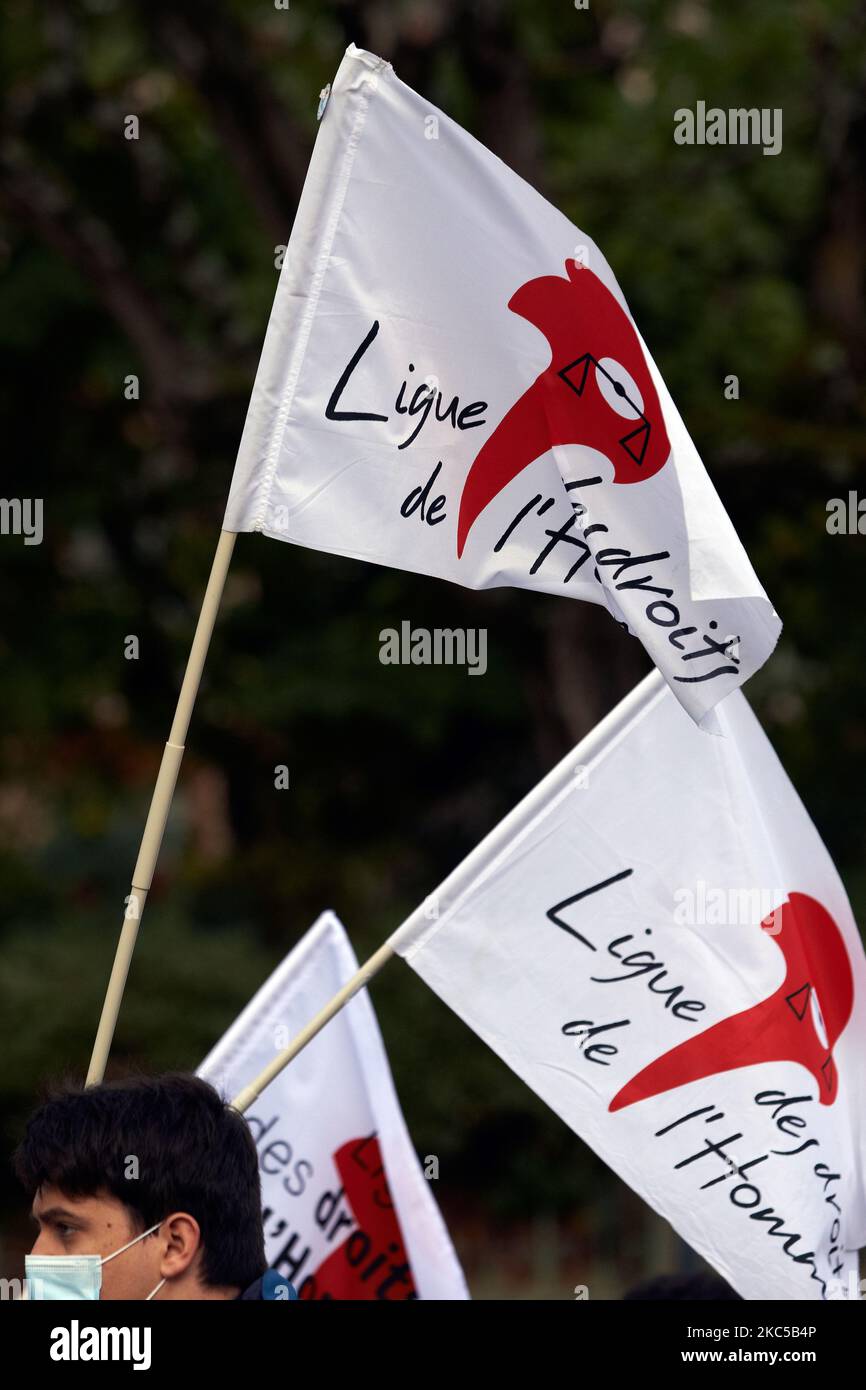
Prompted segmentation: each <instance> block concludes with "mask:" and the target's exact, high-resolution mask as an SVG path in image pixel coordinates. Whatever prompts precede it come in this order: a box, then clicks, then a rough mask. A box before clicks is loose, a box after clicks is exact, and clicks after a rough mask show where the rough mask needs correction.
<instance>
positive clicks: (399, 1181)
mask: <svg viewBox="0 0 866 1390" xmlns="http://www.w3.org/2000/svg"><path fill="white" fill-rule="evenodd" d="M357 969H358V962H357V960H356V958H355V955H354V952H353V950H352V947H351V944H350V942H349V939H348V937H347V935H346V932H345V930H344V928H343V925H342V923H341V922H340V921H339V919H338V918H337V917H336V916H335V914H334V913H333V912H324V913H322V915H321V917H319V919H318V920H317V921H316V923H315V924H314V925H313V927H311V929H310V930H309V931H308V932H307V934H306V936H304V937H303V938H302V940H301V941H299V942H298V944H297V946H295V948H294V949H293V950H292V951H291V952H290V954H289V955H288V956H287V957H286V959H285V960H284V961H283V963H282V965H280V966H278V968H277V969H276V970H275V971H274V973H273V974H272V975H271V976H270V978H269V979H268V980H266V982H265V983H264V984H263V985H262V987H261V989H260V990H259V991H258V993H257V994H256V995H255V996H254V997H253V999H252V1000H251V1001H250V1003H249V1004H248V1005H247V1007H246V1008H245V1009H244V1011H243V1012H242V1013H241V1015H240V1016H239V1018H238V1019H237V1020H236V1021H235V1022H234V1023H233V1024H232V1026H231V1028H230V1029H229V1030H228V1032H227V1033H226V1034H225V1036H224V1037H223V1038H222V1039H221V1040H220V1042H218V1043H217V1045H216V1046H215V1047H214V1048H213V1049H212V1051H211V1052H210V1053H209V1054H208V1056H207V1057H206V1058H205V1060H204V1062H203V1063H202V1065H201V1066H200V1067H199V1070H198V1075H199V1076H201V1077H204V1079H205V1080H206V1081H210V1082H211V1084H212V1085H214V1086H216V1087H217V1088H218V1089H219V1090H220V1091H221V1092H222V1094H224V1095H225V1097H226V1098H227V1099H229V1100H231V1099H232V1097H233V1096H236V1095H237V1094H238V1093H239V1092H240V1091H241V1090H242V1088H243V1087H244V1086H246V1085H247V1083H248V1082H249V1081H251V1080H252V1078H253V1077H255V1076H257V1075H258V1074H259V1072H261V1071H262V1070H263V1069H264V1067H265V1066H266V1065H267V1064H268V1063H269V1062H271V1061H273V1058H274V1054H275V1052H277V1051H279V1050H281V1049H282V1048H285V1047H287V1046H288V1044H289V1043H290V1042H291V1040H292V1039H293V1038H294V1037H295V1036H296V1035H297V1034H298V1033H299V1032H300V1031H301V1029H302V1028H303V1027H305V1026H306V1024H308V1023H309V1021H310V1019H312V1018H314V1017H315V1015H316V1014H317V1013H318V1012H319V1010H320V1009H321V1008H323V1007H324V1005H325V1004H326V1003H328V1001H329V1000H330V999H331V998H332V997H333V996H334V995H335V994H336V993H337V992H338V991H339V990H340V989H341V988H342V987H343V985H344V984H346V982H347V981H348V980H350V979H351V977H352V976H353V975H354V974H355V973H356V971H357ZM246 1119H247V1123H248V1124H249V1127H250V1131H251V1133H252V1135H253V1138H254V1140H255V1143H256V1149H257V1151H258V1155H259V1169H260V1175H261V1183H262V1201H263V1206H264V1215H263V1219H264V1232H265V1253H266V1257H267V1259H268V1263H269V1264H270V1265H271V1266H272V1267H273V1268H275V1269H277V1270H278V1271H279V1273H280V1274H282V1275H284V1276H285V1277H286V1278H288V1279H289V1280H290V1281H291V1282H292V1283H293V1284H294V1285H295V1287H296V1288H297V1291H298V1296H299V1298H301V1299H340V1300H343V1301H345V1300H362V1299H363V1300H379V1301H392V1302H393V1301H398V1300H404V1299H416V1298H426V1299H460V1300H462V1299H466V1298H468V1297H469V1293H468V1290H467V1288H466V1282H465V1280H464V1278H463V1273H462V1270H461V1268H460V1264H459V1261H458V1259H457V1255H456V1253H455V1250H454V1247H453V1245H452V1243H451V1240H450V1238H449V1235H448V1232H447V1230H446V1227H445V1223H444V1222H443V1220H442V1217H441V1215H440V1213H439V1209H438V1207H437V1205H436V1201H435V1198H434V1196H433V1191H432V1179H428V1178H426V1177H425V1175H424V1173H423V1172H422V1169H421V1165H420V1163H419V1161H418V1157H417V1155H416V1153H415V1150H414V1149H413V1147H412V1143H411V1140H410V1138H409V1134H408V1131H407V1129H406V1124H405V1121H404V1119H403V1115H402V1113H401V1110H400V1103H399V1101H398V1099H397V1093H396V1091H395V1089H394V1083H393V1081H392V1079H391V1072H390V1069H389V1067H388V1059H387V1055H386V1053H385V1047H384V1044H383V1042H382V1036H381V1033H380V1032H379V1027H378V1024H377V1022H376V1016H375V1013H374V1012H373V1006H372V1004H371V1002H370V999H369V996H368V994H367V991H366V990H362V991H361V992H360V993H359V994H356V995H355V996H354V997H353V998H352V999H351V1000H350V1001H349V1003H348V1004H347V1005H346V1006H345V1008H343V1009H342V1011H341V1012H340V1013H339V1014H338V1015H337V1016H336V1017H335V1018H333V1019H332V1020H331V1022H330V1023H329V1024H328V1026H327V1028H325V1029H324V1030H323V1031H322V1032H321V1033H319V1034H318V1035H317V1036H316V1037H315V1038H314V1039H313V1040H312V1042H310V1043H309V1044H308V1045H307V1047H306V1048H305V1049H304V1050H303V1051H302V1052H301V1053H299V1055H298V1056H297V1057H296V1058H295V1059H294V1061H292V1062H291V1063H290V1064H289V1065H288V1066H287V1067H285V1068H284V1069H283V1070H282V1071H281V1072H280V1073H279V1075H277V1076H276V1077H275V1078H274V1080H273V1081H271V1083H270V1084H269V1085H268V1086H267V1087H266V1088H265V1089H264V1091H263V1092H262V1094H261V1095H260V1096H259V1097H258V1099H257V1100H256V1101H255V1102H254V1104H253V1105H252V1106H251V1107H250V1109H249V1110H248V1111H247V1112H246Z"/></svg>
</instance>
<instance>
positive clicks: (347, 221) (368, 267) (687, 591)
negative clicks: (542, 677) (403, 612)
mask: <svg viewBox="0 0 866 1390" xmlns="http://www.w3.org/2000/svg"><path fill="white" fill-rule="evenodd" d="M663 234H664V233H663V231H662V232H660V235H663ZM224 525H225V527H226V529H228V530H231V531H262V532H264V534H265V535H268V536H274V537H276V538H278V539H283V540H288V541H293V542H294V543H295V544H297V545H304V546H310V547H312V548H314V549H317V550H327V551H331V552H333V553H334V554H338V555H348V556H353V557H355V558H357V559H363V560H370V561H375V562H377V563H378V564H382V565H391V566H395V567H397V568H400V569H407V570H415V571H418V572H419V573H422V574H431V575H436V576H438V577H440V578H443V579H448V580H452V581H453V582H455V583H457V584H463V585H467V586H468V587H470V588H473V589H481V588H486V587H488V586H490V585H500V584H511V585H516V586H519V587H521V588H530V589H539V590H543V591H544V592H546V593H554V594H562V595H565V596H567V597H571V598H581V599H588V600H590V601H592V602H595V603H604V604H606V606H607V607H608V609H609V610H610V612H611V613H612V614H613V616H614V617H615V618H616V620H617V621H619V622H621V623H622V624H623V625H624V626H626V627H627V628H628V630H629V631H631V632H632V633H633V634H634V635H636V636H637V637H639V638H640V640H641V642H642V643H643V645H644V646H645V647H646V649H647V651H648V652H649V653H650V655H651V656H652V659H653V661H654V662H655V663H656V665H657V666H658V667H659V669H660V670H661V671H662V672H663V674H664V676H665V678H666V679H667V680H668V682H669V683H670V684H671V687H672V689H673V690H674V691H675V693H676V695H677V698H678V699H679V700H680V702H681V703H682V704H683V705H684V706H685V708H686V709H687V710H688V711H689V713H690V714H691V715H692V717H693V718H694V719H695V720H698V721H701V720H702V719H703V718H704V716H705V715H706V713H707V712H708V711H709V710H710V709H711V708H712V706H713V705H715V704H716V702H717V701H718V700H720V699H721V698H722V696H724V695H726V694H727V693H728V692H729V691H730V690H732V689H733V688H735V687H736V686H739V685H741V684H742V682H743V681H745V680H746V679H747V678H748V677H749V676H750V675H751V674H752V672H753V671H755V670H757V668H758V667H759V666H761V665H762V664H763V663H764V661H766V659H767V657H768V656H769V654H770V652H771V651H772V649H773V646H774V645H775V642H776V639H777V637H778V633H779V629H780V624H779V620H778V618H777V617H776V614H775V613H774V612H773V609H772V607H771V605H770V602H769V600H768V599H767V596H766V594H765V593H764V591H763V589H762V588H761V585H760V583H759V581H758V579H757V576H756V575H755V573H754V570H753V569H752V566H751V564H750V563H749V560H748V557H747V555H746V553H745V551H744V550H743V547H742V545H741V544H740V542H739V540H738V538H737V535H736V532H735V531H734V529H733V527H732V525H731V522H730V520H729V519H728V516H727V514H726V512H725V510H724V508H723V507H722V505H721V503H720V501H719V499H718V497H717V495H716V493H715V491H714V489H713V487H712V484H711V483H710V480H709V478H708V477H707V474H706V472H705V471H704V467H703V465H702V463H701V461H700V458H699V457H698V454H697V452H696V450H695V447H694V445H693V443H692V441H691V439H690V438H689V435H688V433H687V431H686V429H685V426H684V424H683V422H682V420H681V418H680V416H679V414H678V412H677V409H676V407H675V406H674V403H673V401H672V400H671V398H670V395H669V394H668V391H667V389H666V387H665V384H664V382H663V381H662V379H661V376H660V375H659V372H658V369H657V367H656V365H655V363H654V362H653V360H652V358H651V357H650V355H649V353H648V352H647V350H646V347H645V345H644V343H643V340H642V338H641V337H640V334H639V333H638V331H637V329H636V327H635V325H634V322H633V320H632V318H631V315H630V314H629V311H628V308H627V306H626V303H625V299H624V298H623V294H622V291H621V290H620V288H619V286H618V284H617V282H616V280H615V279H614V276H613V273H612V271H611V269H610V266H609V265H608V264H607V261H606V260H605V259H604V256H603V255H602V254H601V252H600V251H599V249H598V247H597V246H596V245H595V243H594V242H593V241H592V240H591V239H590V238H589V237H588V236H587V235H586V233H585V232H582V231H580V230H579V229H578V228H577V227H575V226H573V225H572V223H570V222H569V221H568V220H567V218H565V217H563V216H562V214H561V213H559V212H557V210H556V209H555V208H554V207H552V206H551V205H550V203H548V202H546V201H545V199H544V198H542V197H540V195H539V194H538V193H536V192H535V191H534V189H532V188H531V187H530V186H529V185H528V184H527V183H524V181H523V180H522V179H520V178H519V177H518V176H517V175H516V174H514V173H512V171H511V170H510V169H508V168H507V167H506V165H504V164H503V163H502V162H501V161H500V160H499V159H497V158H496V157H495V156H494V155H492V154H491V153H490V152H489V151H488V150H486V149H485V148H484V147H483V145H480V144H479V143H478V141H477V140H474V139H473V138H472V137H471V136H470V135H467V133H466V132H465V131H464V130H461V129H460V127H459V126H457V125H455V124H454V122H453V121H451V120H449V119H448V117H447V116H445V115H443V114H442V112H440V111H437V110H436V109H435V107H433V106H431V104H430V103H429V102H428V101H425V100H424V99H423V98H422V97H420V96H419V95H418V94H417V93H416V92H413V91H412V90H411V88H409V87H407V86H405V85H404V84H403V83H402V82H400V81H399V80H398V78H397V77H396V76H395V75H394V72H393V70H392V68H391V67H390V65H389V64H388V63H385V62H384V61H383V60H382V59H381V58H376V57H374V56H373V55H372V54H370V53H365V52H363V51H361V50H359V49H357V48H355V47H354V46H352V47H350V48H349V50H348V51H347V53H346V56H345V58H344V60H343V63H342V65H341V67H340V69H339V72H338V73H337V76H336V78H335V81H334V85H333V89H332V91H331V93H330V98H329V100H328V102H327V105H326V107H325V110H324V115H323V116H322V121H321V127H320V130H319V134H318V138H317V141H316V145H315V149H314V151H313V156H312V161H311V164H310V169H309V173H308V175H307V180H306V184H305V187H304V191H303V195H302V197H301V202H300V206H299V208H298V214H297V218H296V220H295V225H294V229H293V231H292V237H291V241H290V243H289V247H288V250H287V253H286V257H285V264H284V266H283V269H282V273H281V275H280V280H279V284H278V287H277V292H276V297H275V299H274V306H273V310H272V312H271V318H270V323H269V325H268V330H267V335H266V338H265V343H264V348H263V351H262V357H261V361H260V363H259V368H258V373H257V375H256V380H255V385H254V388H253V393H252V398H251V401H250V407H249V412H248V415H247V420H246V425H245V428H244V433H243V438H242V441H241V446H240V452H239V455H238V460H237V464H236V467H235V473H234V478H233V481H232V488H231V495H230V498H229V503H228V508H227V511H226V515H225V522H224ZM708 726H711V721H710V722H709V723H708Z"/></svg>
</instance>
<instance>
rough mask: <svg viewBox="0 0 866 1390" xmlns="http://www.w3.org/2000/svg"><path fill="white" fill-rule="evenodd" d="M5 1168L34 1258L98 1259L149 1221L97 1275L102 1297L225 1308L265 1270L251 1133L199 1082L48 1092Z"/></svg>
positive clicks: (181, 1078)
mask: <svg viewBox="0 0 866 1390" xmlns="http://www.w3.org/2000/svg"><path fill="white" fill-rule="evenodd" d="M14 1166H15V1172H16V1174H17V1176H18V1178H19V1180H20V1181H21V1183H22V1185H23V1187H24V1189H25V1191H26V1193H27V1195H28V1197H29V1198H30V1200H31V1202H32V1213H33V1216H34V1218H35V1220H36V1222H37V1224H38V1226H39V1233H38V1236H37V1238H36V1243H35V1244H34V1246H33V1251H32V1254H35V1255H40V1256H41V1255H99V1256H101V1257H103V1259H104V1258H105V1257H106V1256H109V1255H112V1254H114V1252H115V1251H118V1250H120V1248H121V1246H125V1245H126V1244H127V1242H128V1241H132V1240H134V1239H135V1237H136V1236H142V1235H143V1233H144V1232H146V1231H149V1230H150V1228H151V1227H153V1226H157V1223H159V1224H158V1228H157V1229H156V1230H154V1231H152V1232H151V1233H150V1234H148V1235H144V1236H143V1239H140V1240H137V1241H136V1242H135V1244H133V1245H131V1246H130V1247H129V1249H128V1250H124V1251H123V1253H122V1254H119V1255H118V1256H117V1258H116V1259H109V1260H108V1261H107V1262H106V1263H105V1264H103V1265H102V1295H101V1296H102V1297H103V1298H105V1299H122V1298H129V1299H145V1298H147V1297H148V1296H149V1295H150V1294H152V1293H153V1291H154V1290H155V1289H157V1288H159V1292H158V1293H157V1294H156V1297H157V1298H159V1299H163V1298H234V1297H236V1296H237V1294H238V1293H239V1291H240V1290H242V1289H245V1288H246V1287H247V1286H248V1285H249V1284H251V1283H253V1281H254V1280H256V1279H257V1278H258V1277H259V1276H260V1275H261V1274H262V1273H263V1272H264V1270H265V1267H266V1264H265V1253H264V1238H263V1233H262V1211H261V1189H260V1184H259V1165H258V1157H257V1154H256V1148H255V1144H254V1143H253V1139H252V1135H251V1134H250V1132H249V1130H248V1128H247V1126H246V1123H245V1121H244V1120H243V1119H242V1117H241V1116H240V1115H239V1114H237V1112H236V1111H234V1110H232V1109H231V1108H230V1106H228V1105H227V1104H226V1103H225V1102H224V1101H223V1100H221V1099H220V1097H219V1095H218V1094H217V1092H216V1091H215V1090H214V1089H213V1087H212V1086H210V1085H208V1083H207V1082H206V1081H201V1080H199V1078H198V1077H195V1076H188V1075H181V1074H178V1075H168V1076H158V1077H152V1078H150V1077H141V1078H135V1079H133V1080H126V1081H116V1082H107V1083H105V1084H104V1085H101V1086H93V1087H91V1088H90V1089H89V1090H82V1089H80V1088H78V1087H76V1088H74V1089H73V1088H70V1087H67V1088H64V1089H62V1090H60V1091H57V1092H55V1093H54V1094H53V1095H52V1096H51V1097H50V1098H49V1099H48V1100H47V1101H46V1102H45V1103H44V1104H43V1105H41V1106H40V1107H39V1109H38V1110H36V1111H35V1112H34V1114H33V1115H32V1116H31V1117H30V1120H29V1121H28V1124H27V1128H26V1132H25V1135H24V1139H23V1140H22V1142H21V1144H20V1145H19V1147H18V1149H17V1150H16V1153H15V1157H14ZM162 1281H164V1282H162Z"/></svg>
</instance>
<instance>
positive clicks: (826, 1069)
mask: <svg viewBox="0 0 866 1390" xmlns="http://www.w3.org/2000/svg"><path fill="white" fill-rule="evenodd" d="M821 1075H822V1076H823V1078H824V1080H825V1082H826V1084H827V1090H828V1091H832V1089H833V1057H832V1055H831V1056H830V1057H828V1058H827V1060H826V1062H825V1063H824V1064H823V1066H822V1067H821Z"/></svg>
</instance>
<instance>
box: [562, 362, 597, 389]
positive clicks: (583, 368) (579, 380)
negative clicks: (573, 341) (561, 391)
mask: <svg viewBox="0 0 866 1390" xmlns="http://www.w3.org/2000/svg"><path fill="white" fill-rule="evenodd" d="M593 360H594V359H593V358H592V357H591V356H590V354H589V353H588V352H585V353H584V354H583V356H582V357H576V358H575V360H574V361H573V362H569V364H568V366H567V367H563V368H562V371H561V372H559V376H561V377H562V379H563V381H564V382H565V384H566V386H570V387H571V389H572V391H574V393H575V395H577V396H582V395H583V388H584V386H585V385H586V374H587V372H588V371H589V364H590V362H592V361H593ZM575 367H578V368H580V370H579V371H578V372H577V373H576V380H575V381H572V379H571V377H570V376H569V372H573V371H574V369H575Z"/></svg>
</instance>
